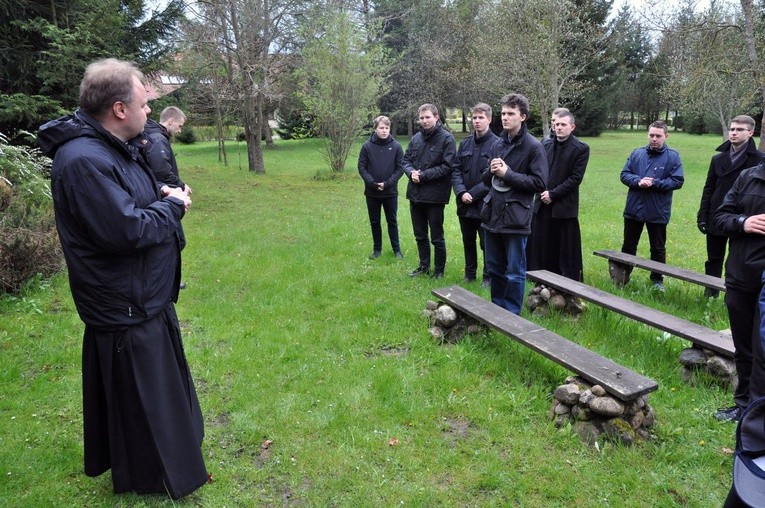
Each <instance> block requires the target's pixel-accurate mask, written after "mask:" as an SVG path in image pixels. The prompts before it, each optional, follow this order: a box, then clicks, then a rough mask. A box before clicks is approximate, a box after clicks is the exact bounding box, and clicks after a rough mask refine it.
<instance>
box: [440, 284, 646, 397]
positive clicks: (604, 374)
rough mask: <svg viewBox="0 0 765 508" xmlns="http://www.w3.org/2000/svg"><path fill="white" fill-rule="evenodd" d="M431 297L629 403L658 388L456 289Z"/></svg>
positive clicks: (464, 290) (605, 359)
mask: <svg viewBox="0 0 765 508" xmlns="http://www.w3.org/2000/svg"><path fill="white" fill-rule="evenodd" d="M432 293H433V295H435V296H436V297H438V298H440V299H441V301H443V302H444V303H446V304H448V305H450V306H451V307H452V308H454V309H455V310H457V311H459V312H462V313H463V314H466V315H468V316H470V317H472V318H473V319H475V320H477V321H479V322H481V323H484V324H486V325H488V326H489V327H491V328H493V329H494V330H497V331H498V332H500V333H503V334H505V335H507V336H508V337H510V338H512V339H514V340H516V341H517V342H519V343H521V344H523V345H524V346H527V347H529V348H531V349H533V350H534V351H536V352H537V353H539V354H541V355H542V356H544V357H546V358H549V359H550V360H552V361H554V362H555V363H558V364H559V365H562V366H563V367H565V368H567V369H569V370H570V371H572V372H575V373H576V374H578V375H580V376H581V377H582V378H584V379H585V380H587V381H589V382H590V383H593V384H598V385H600V386H602V387H603V388H604V389H605V390H606V391H607V392H608V393H609V394H611V395H613V396H614V397H616V398H618V399H621V400H623V401H626V402H628V401H632V400H635V399H637V398H638V397H640V396H642V395H645V394H648V393H650V392H653V391H655V390H657V389H658V388H659V385H658V384H657V383H656V381H654V380H652V379H649V378H647V377H645V376H642V375H640V374H638V373H636V372H634V371H632V370H630V369H628V368H626V367H623V366H621V365H619V364H618V363H616V362H613V361H612V360H609V359H608V358H605V357H603V356H600V355H599V354H597V353H595V352H593V351H590V350H589V349H587V348H585V347H583V346H580V345H579V344H576V343H574V342H571V341H570V340H568V339H566V338H564V337H561V336H560V335H557V334H555V333H553V332H551V331H549V330H547V329H545V328H542V327H541V326H539V325H537V324H536V323H533V322H531V321H528V320H526V319H524V318H522V317H520V316H518V315H516V314H513V313H512V312H509V311H507V310H505V309H503V308H502V307H500V306H498V305H495V304H493V303H491V302H490V301H487V300H484V299H483V298H481V297H480V296H478V295H475V294H473V293H471V292H470V291H467V290H466V289H464V288H462V287H460V286H450V287H445V288H440V289H434V290H433V291H432Z"/></svg>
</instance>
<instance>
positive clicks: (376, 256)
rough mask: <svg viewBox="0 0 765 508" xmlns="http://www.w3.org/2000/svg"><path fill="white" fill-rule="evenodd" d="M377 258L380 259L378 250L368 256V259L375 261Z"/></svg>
mask: <svg viewBox="0 0 765 508" xmlns="http://www.w3.org/2000/svg"><path fill="white" fill-rule="evenodd" d="M379 257H380V251H379V250H376V251H373V252H372V254H370V255H369V259H377V258H379Z"/></svg>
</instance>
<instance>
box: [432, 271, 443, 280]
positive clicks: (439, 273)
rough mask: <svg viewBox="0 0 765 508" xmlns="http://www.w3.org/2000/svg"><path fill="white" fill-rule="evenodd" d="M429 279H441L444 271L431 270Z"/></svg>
mask: <svg viewBox="0 0 765 508" xmlns="http://www.w3.org/2000/svg"><path fill="white" fill-rule="evenodd" d="M430 278H431V279H443V278H444V272H433V275H431V276H430Z"/></svg>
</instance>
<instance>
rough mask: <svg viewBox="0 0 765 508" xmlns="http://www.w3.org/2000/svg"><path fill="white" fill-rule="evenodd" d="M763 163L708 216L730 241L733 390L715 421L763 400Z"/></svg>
mask: <svg viewBox="0 0 765 508" xmlns="http://www.w3.org/2000/svg"><path fill="white" fill-rule="evenodd" d="M763 204H765V161H763V162H760V164H759V165H757V166H755V167H753V168H749V169H746V170H744V171H742V172H741V174H740V175H739V176H738V178H737V179H736V181H735V182H734V183H733V186H732V187H731V189H730V191H728V193H727V194H726V195H725V198H724V199H723V202H722V204H721V205H720V207H719V208H718V209H717V211H716V212H715V214H714V215H713V220H712V224H713V226H714V228H715V229H716V230H717V231H720V233H722V234H724V235H726V236H727V237H729V238H730V252H729V254H728V260H727V261H726V262H725V306H726V307H727V308H728V319H729V321H730V331H731V335H732V336H733V346H734V347H735V350H736V351H735V354H734V357H733V360H734V361H735V363H736V373H737V375H738V385H737V386H736V391H735V392H734V393H733V402H734V405H733V406H731V407H728V408H721V409H719V410H718V411H717V413H716V414H715V418H717V419H718V420H721V421H737V420H738V419H739V417H740V416H741V413H742V412H743V410H744V409H746V407H747V406H748V405H749V404H751V403H752V402H753V401H754V400H755V399H757V398H759V397H761V396H763V395H765V359H763V351H762V340H761V337H760V310H759V304H758V300H759V296H760V290H761V288H762V273H763V270H765V207H763Z"/></svg>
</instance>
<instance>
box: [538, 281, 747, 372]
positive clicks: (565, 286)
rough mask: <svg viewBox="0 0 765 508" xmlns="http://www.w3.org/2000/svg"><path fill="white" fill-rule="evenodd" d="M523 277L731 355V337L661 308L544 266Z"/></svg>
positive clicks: (700, 345) (703, 346)
mask: <svg viewBox="0 0 765 508" xmlns="http://www.w3.org/2000/svg"><path fill="white" fill-rule="evenodd" d="M526 277H527V278H528V279H529V280H531V281H534V282H537V283H540V284H544V285H546V286H550V287H553V288H555V289H557V290H558V291H561V292H563V293H567V294H569V295H573V296H577V297H579V298H581V299H583V300H586V301H588V302H592V303H594V304H595V305H599V306H601V307H604V308H606V309H609V310H612V311H615V312H618V313H619V314H622V315H624V316H627V317H629V318H632V319H634V320H636V321H639V322H641V323H644V324H646V325H648V326H651V327H653V328H658V329H659V330H663V331H665V332H668V333H671V334H672V335H676V336H678V337H682V338H683V339H686V340H689V341H691V342H693V343H694V344H696V345H697V346H699V347H701V348H706V349H710V350H712V351H714V352H716V353H719V354H721V355H722V356H725V357H728V358H733V351H734V348H733V340H732V339H731V337H730V336H729V335H727V334H725V333H723V332H718V331H717V330H712V329H710V328H707V327H705V326H702V325H699V324H696V323H693V322H691V321H687V320H685V319H682V318H679V317H676V316H673V315H671V314H667V313H666V312H662V311H660V310H656V309H654V308H651V307H648V306H645V305H642V304H639V303H637V302H633V301H632V300H627V299H626V298H622V297H620V296H616V295H612V294H611V293H607V292H605V291H602V290H600V289H598V288H594V287H592V286H588V285H587V284H583V283H581V282H578V281H575V280H572V279H569V278H566V277H563V276H562V275H558V274H556V273H552V272H549V271H547V270H535V271H530V272H526Z"/></svg>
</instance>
